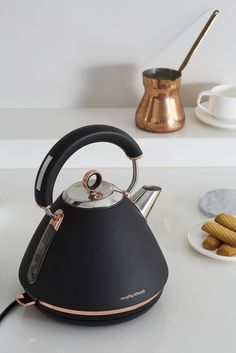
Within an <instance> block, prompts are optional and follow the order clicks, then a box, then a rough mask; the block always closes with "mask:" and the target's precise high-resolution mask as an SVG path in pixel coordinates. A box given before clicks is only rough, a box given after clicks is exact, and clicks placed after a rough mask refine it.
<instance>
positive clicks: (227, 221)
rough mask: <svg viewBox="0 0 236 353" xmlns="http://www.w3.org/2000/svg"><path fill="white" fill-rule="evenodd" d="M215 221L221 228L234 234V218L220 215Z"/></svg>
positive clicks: (235, 226)
mask: <svg viewBox="0 0 236 353" xmlns="http://www.w3.org/2000/svg"><path fill="white" fill-rule="evenodd" d="M215 221H216V222H217V223H219V224H221V225H222V226H224V227H226V228H228V229H230V230H232V231H234V232H236V218H235V217H234V216H231V215H229V214H225V213H221V214H219V215H218V216H217V217H216V218H215Z"/></svg>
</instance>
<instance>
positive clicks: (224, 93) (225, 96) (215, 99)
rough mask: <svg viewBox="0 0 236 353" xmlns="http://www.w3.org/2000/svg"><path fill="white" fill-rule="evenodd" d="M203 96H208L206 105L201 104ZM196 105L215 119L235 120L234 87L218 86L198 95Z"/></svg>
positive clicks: (235, 99)
mask: <svg viewBox="0 0 236 353" xmlns="http://www.w3.org/2000/svg"><path fill="white" fill-rule="evenodd" d="M203 96H209V100H208V104H207V105H203V104H201V99H202V97H203ZM197 105H198V107H200V108H201V109H202V110H204V111H205V112H207V113H208V114H211V115H213V116H214V117H215V118H217V119H225V120H236V86H233V85H220V86H216V87H213V88H212V89H211V90H208V91H203V92H201V93H200V94H199V95H198V99H197Z"/></svg>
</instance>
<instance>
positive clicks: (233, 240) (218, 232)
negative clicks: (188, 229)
mask: <svg viewBox="0 0 236 353" xmlns="http://www.w3.org/2000/svg"><path fill="white" fill-rule="evenodd" d="M202 230H204V231H205V232H207V233H208V234H210V235H211V236H213V237H215V238H217V239H218V240H221V241H222V242H224V243H227V244H230V245H232V246H235V247H236V233H235V232H233V231H232V230H229V229H227V228H225V227H223V226H222V225H220V224H218V223H215V222H211V221H209V222H206V223H205V224H203V226H202Z"/></svg>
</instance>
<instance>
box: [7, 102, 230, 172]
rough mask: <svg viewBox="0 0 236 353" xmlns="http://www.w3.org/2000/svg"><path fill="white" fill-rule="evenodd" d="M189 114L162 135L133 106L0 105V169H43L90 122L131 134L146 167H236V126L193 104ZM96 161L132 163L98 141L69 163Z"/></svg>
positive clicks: (187, 110) (112, 164) (108, 164)
mask: <svg viewBox="0 0 236 353" xmlns="http://www.w3.org/2000/svg"><path fill="white" fill-rule="evenodd" d="M185 113H186V122H185V126H184V128H183V129H181V130H179V131H176V132H172V133H164V134H160V133H159V134H158V133H150V132H147V131H143V130H140V129H138V128H137V127H136V126H135V120H134V116H135V109H131V108H117V109H115V108H114V109H111V108H107V109H0V126H1V129H0V168H13V169H14V168H38V166H39V165H40V164H41V161H42V160H43V158H44V156H45V155H46V154H47V152H48V151H49V150H50V148H51V147H52V146H53V145H54V143H56V141H57V140H58V139H59V138H61V137H62V136H63V135H65V134H66V133H67V132H70V131H71V130H73V129H76V128H78V127H81V126H84V125H91V124H107V125H113V126H116V127H119V128H120V129H123V130H125V131H126V132H127V133H129V134H130V135H131V136H132V137H133V138H134V139H135V140H136V141H137V142H138V144H139V145H140V147H141V149H142V150H143V154H144V156H145V158H142V159H141V160H140V165H141V166H142V167H159V166H161V167H170V166H171V167H172V166H176V167H179V166H181V167H192V166H194V167H195V166H204V167H207V166H236V158H235V155H234V151H235V150H236V138H235V137H236V130H224V129H219V128H216V127H212V126H208V125H206V124H204V123H202V122H201V121H199V120H198V119H197V118H196V116H195V114H194V109H193V108H185ZM94 151H96V152H97V154H98V155H101V156H103V158H101V159H98V158H97V155H95V153H94ZM78 157H79V158H78ZM91 165H93V166H94V167H97V166H100V165H102V166H103V167H129V161H128V160H127V158H125V156H124V154H123V153H122V152H121V151H120V149H119V148H117V147H116V146H113V145H111V144H109V148H107V144H106V143H99V144H96V147H94V145H90V146H86V147H85V148H83V149H82V150H81V151H79V152H78V154H76V155H75V156H73V157H71V158H70V160H69V161H68V162H67V163H66V166H67V167H73V168H78V167H81V166H85V167H90V166H91Z"/></svg>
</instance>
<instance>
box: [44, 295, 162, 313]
mask: <svg viewBox="0 0 236 353" xmlns="http://www.w3.org/2000/svg"><path fill="white" fill-rule="evenodd" d="M160 292H161V291H159V292H158V293H156V294H155V295H153V296H152V297H151V298H149V299H147V300H144V301H143V302H141V303H139V304H135V305H131V306H128V307H126V308H121V309H114V310H104V311H82V310H72V309H65V308H61V307H59V306H55V305H52V304H48V303H45V302H43V301H41V300H39V301H38V303H39V304H40V305H43V306H46V307H47V308H49V309H52V310H56V311H60V312H62V313H66V314H72V315H81V316H105V315H114V314H121V313H125V312H128V311H132V310H135V309H138V308H141V307H142V306H144V305H146V304H148V303H149V302H151V301H152V300H153V299H155V298H156V297H157V296H158V294H160Z"/></svg>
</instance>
